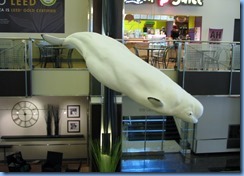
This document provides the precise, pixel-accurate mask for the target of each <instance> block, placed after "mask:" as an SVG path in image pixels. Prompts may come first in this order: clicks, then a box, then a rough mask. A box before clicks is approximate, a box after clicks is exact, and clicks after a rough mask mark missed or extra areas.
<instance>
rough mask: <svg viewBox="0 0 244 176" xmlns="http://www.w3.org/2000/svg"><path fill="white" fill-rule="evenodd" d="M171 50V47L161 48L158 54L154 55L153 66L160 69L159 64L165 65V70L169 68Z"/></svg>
mask: <svg viewBox="0 0 244 176" xmlns="http://www.w3.org/2000/svg"><path fill="white" fill-rule="evenodd" d="M170 49H171V47H161V48H160V49H159V50H157V52H156V53H154V55H153V59H152V63H153V66H155V67H157V68H160V67H159V63H162V64H163V68H167V67H168V63H169V60H168V52H169V50H170Z"/></svg>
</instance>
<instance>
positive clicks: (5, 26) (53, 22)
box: [0, 0, 64, 33]
mask: <svg viewBox="0 0 244 176" xmlns="http://www.w3.org/2000/svg"><path fill="white" fill-rule="evenodd" d="M0 32H23V33H24V32H32V33H64V0H0Z"/></svg>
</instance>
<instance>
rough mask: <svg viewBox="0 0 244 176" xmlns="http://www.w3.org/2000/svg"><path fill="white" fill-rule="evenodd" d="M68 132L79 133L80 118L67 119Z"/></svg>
mask: <svg viewBox="0 0 244 176" xmlns="http://www.w3.org/2000/svg"><path fill="white" fill-rule="evenodd" d="M67 131H68V133H79V132H80V121H79V120H68V121H67Z"/></svg>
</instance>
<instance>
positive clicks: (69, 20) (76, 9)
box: [0, 0, 89, 38]
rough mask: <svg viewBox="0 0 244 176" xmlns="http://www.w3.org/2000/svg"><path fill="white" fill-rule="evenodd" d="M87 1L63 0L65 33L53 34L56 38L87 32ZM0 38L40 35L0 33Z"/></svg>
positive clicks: (37, 35) (38, 34)
mask: <svg viewBox="0 0 244 176" xmlns="http://www.w3.org/2000/svg"><path fill="white" fill-rule="evenodd" d="M88 10H89V0H65V13H64V14H65V16H64V19H65V21H64V23H65V33H63V34H53V33H52V35H54V36H57V37H66V36H68V35H70V34H72V33H74V32H82V31H87V30H88ZM1 37H14V38H29V37H31V38H41V36H40V33H0V38H1Z"/></svg>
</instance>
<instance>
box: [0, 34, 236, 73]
mask: <svg viewBox="0 0 244 176" xmlns="http://www.w3.org/2000/svg"><path fill="white" fill-rule="evenodd" d="M119 41H120V40H119ZM123 43H124V44H125V45H126V46H127V47H128V49H130V50H131V51H132V52H134V53H135V54H137V55H138V56H139V57H142V58H143V59H144V60H145V61H147V62H148V63H149V64H151V65H153V66H155V67H156V68H158V69H176V68H178V70H186V71H190V70H195V71H196V70H199V71H221V70H225V71H226V70H239V69H240V43H238V42H236V43H234V42H215V43H211V42H208V41H205V42H203V41H172V40H165V39H163V40H162V41H161V40H157V41H155V40H150V41H126V40H125V41H124V42H123ZM134 47H136V48H137V49H138V50H137V52H138V53H136V50H135V49H134ZM37 68H42V69H49V68H87V67H86V63H85V60H84V58H83V57H82V56H81V55H80V54H79V52H78V51H77V50H76V49H69V48H65V47H63V46H57V45H51V44H49V43H47V42H46V41H43V40H41V39H13V38H0V69H37Z"/></svg>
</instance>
